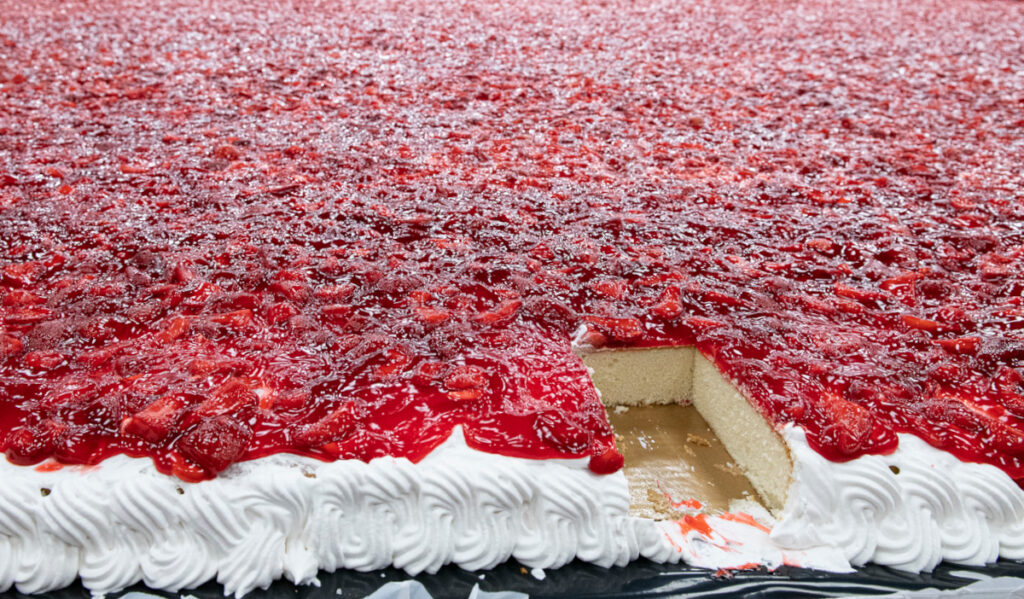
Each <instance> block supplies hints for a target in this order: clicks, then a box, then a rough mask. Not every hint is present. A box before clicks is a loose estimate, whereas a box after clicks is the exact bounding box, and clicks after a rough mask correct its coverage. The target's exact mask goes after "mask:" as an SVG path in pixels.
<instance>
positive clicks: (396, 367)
mask: <svg viewBox="0 0 1024 599" xmlns="http://www.w3.org/2000/svg"><path fill="white" fill-rule="evenodd" d="M384 359H385V362H384V364H382V365H380V366H378V367H377V369H376V371H375V372H376V373H377V376H378V377H379V378H385V377H388V376H394V375H396V374H401V373H402V372H403V371H405V368H406V366H408V365H409V362H411V361H412V358H410V357H409V354H407V353H405V352H404V351H402V350H400V349H389V350H388V351H387V352H385V354H384Z"/></svg>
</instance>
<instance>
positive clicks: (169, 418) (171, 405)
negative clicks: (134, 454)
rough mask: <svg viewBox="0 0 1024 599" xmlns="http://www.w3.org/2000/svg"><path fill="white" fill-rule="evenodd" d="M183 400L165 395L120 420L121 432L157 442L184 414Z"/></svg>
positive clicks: (172, 429)
mask: <svg viewBox="0 0 1024 599" xmlns="http://www.w3.org/2000/svg"><path fill="white" fill-rule="evenodd" d="M184 407H185V400H184V399H183V398H182V397H180V396H176V395H165V396H163V397H161V398H160V399H158V400H156V401H154V402H153V403H151V404H149V405H148V406H146V408H145V409H143V410H141V411H139V412H136V413H135V414H133V415H132V416H129V417H127V418H125V419H124V420H122V421H121V434H126V435H135V436H136V437H141V438H142V439H145V440H146V441H149V442H150V443H159V442H160V441H163V440H164V439H166V438H167V436H168V435H169V434H170V433H171V432H173V431H174V430H175V427H177V425H178V422H180V421H181V417H182V415H183V414H184Z"/></svg>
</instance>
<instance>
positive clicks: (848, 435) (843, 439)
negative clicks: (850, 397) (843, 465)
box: [824, 393, 874, 455]
mask: <svg viewBox="0 0 1024 599" xmlns="http://www.w3.org/2000/svg"><path fill="white" fill-rule="evenodd" d="M824 399H825V400H826V402H825V408H826V410H828V412H829V419H830V420H831V421H832V422H833V424H831V425H829V426H828V427H826V431H828V433H830V434H831V436H832V437H833V441H834V443H835V447H836V449H838V450H839V452H840V453H841V454H843V455H853V454H855V453H857V452H858V451H860V449H861V448H862V447H863V446H864V444H865V443H867V442H868V440H869V438H870V437H871V431H872V430H873V429H874V418H873V417H872V416H871V412H869V411H868V410H867V408H865V407H863V406H861V405H860V404H856V403H853V402H851V401H847V400H845V399H842V398H841V397H839V396H837V395H833V394H828V393H827V394H826V396H825V397H824Z"/></svg>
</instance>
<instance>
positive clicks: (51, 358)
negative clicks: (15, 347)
mask: <svg viewBox="0 0 1024 599" xmlns="http://www.w3.org/2000/svg"><path fill="white" fill-rule="evenodd" d="M66 361H67V357H66V356H65V355H64V354H62V353H60V352H58V351H51V350H40V351H34V352H29V353H27V354H25V358H24V362H25V365H26V366H28V367H29V368H32V369H35V370H53V369H54V368H57V367H58V366H61V365H62V364H64V363H65V362H66Z"/></svg>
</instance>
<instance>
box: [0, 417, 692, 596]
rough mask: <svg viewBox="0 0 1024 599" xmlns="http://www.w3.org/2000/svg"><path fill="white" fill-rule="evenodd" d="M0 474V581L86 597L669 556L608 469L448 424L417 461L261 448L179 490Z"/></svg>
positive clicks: (131, 462)
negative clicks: (70, 589)
mask: <svg viewBox="0 0 1024 599" xmlns="http://www.w3.org/2000/svg"><path fill="white" fill-rule="evenodd" d="M0 480H2V481H3V483H2V484H0V591H4V590H6V589H9V588H11V587H12V586H14V587H16V588H17V589H18V590H19V591H22V592H25V593H37V592H43V591H48V590H53V589H58V588H61V587H64V586H67V585H68V584H70V583H72V582H73V581H74V579H75V577H76V576H81V578H82V582H83V584H84V585H85V586H86V587H87V588H89V589H90V590H92V591H93V592H95V593H107V592H113V591H117V590H120V589H123V588H125V587H127V586H130V585H131V584H134V583H135V582H138V581H142V582H145V584H146V585H148V586H150V587H152V588H157V589H165V590H171V591H175V590H179V589H183V588H191V587H194V586H198V585H199V584H201V583H203V582H205V581H207V580H210V579H212V578H214V577H215V578H216V580H217V581H218V582H220V583H222V584H223V585H224V589H225V592H226V593H229V594H230V593H233V594H236V595H241V594H244V593H246V592H248V591H250V590H252V589H255V588H265V587H267V586H268V585H269V584H270V583H271V582H272V581H273V580H275V579H277V578H280V577H282V576H283V577H287V578H288V579H290V580H292V581H294V582H296V583H301V584H307V583H314V582H315V581H316V575H317V572H318V571H319V570H320V569H326V570H335V569H338V568H349V569H354V570H362V571H368V570H376V569H380V568H384V567H386V566H392V565H393V566H395V567H397V568H401V569H404V570H406V571H407V572H409V573H412V574H415V573H419V572H436V571H437V570H438V569H439V568H440V567H441V566H443V565H445V564H448V563H454V564H458V565H459V566H462V567H464V568H466V569H471V570H476V569H487V568H491V567H494V566H496V565H497V564H499V563H502V562H504V561H506V560H508V559H509V558H511V557H514V558H516V559H518V560H519V561H520V562H522V563H524V564H526V565H527V566H530V567H537V568H557V567H559V566H561V565H564V564H566V563H568V562H569V561H571V560H572V559H574V558H579V559H581V560H585V561H588V562H592V563H595V564H599V565H603V566H612V565H624V564H626V563H628V562H629V561H631V560H634V559H636V558H637V557H639V556H641V555H642V556H645V557H649V558H651V559H655V560H659V561H666V560H672V559H673V555H672V554H671V550H670V548H669V547H668V546H667V545H666V543H665V542H664V538H663V536H662V535H661V533H660V532H659V531H658V529H657V527H656V526H655V523H654V522H652V521H648V520H640V519H637V518H631V517H629V516H628V511H629V493H628V488H627V484H626V480H625V476H624V475H623V474H622V473H621V472H619V473H616V474H612V475H608V476H598V475H595V474H593V473H592V472H590V470H588V469H587V459H577V460H529V459H521V458H509V457H504V456H499V455H495V454H488V453H483V452H479V451H475V450H472V449H470V448H469V447H468V446H467V445H466V443H465V441H464V439H463V437H462V433H461V430H460V429H456V432H455V433H453V435H452V437H451V438H449V439H448V441H446V442H445V443H444V444H443V445H442V446H440V447H439V448H437V449H436V450H435V451H433V452H432V453H431V454H430V455H429V456H427V457H426V458H425V459H423V460H422V461H421V462H420V463H418V464H413V463H411V462H409V461H408V460H406V459H404V458H403V459H397V458H378V459H375V460H372V461H371V462H370V463H363V462H359V461H356V460H342V461H337V462H321V461H319V460H315V459H311V458H302V457H297V456H291V455H275V456H270V457H268V458H263V459H259V460H253V461H251V462H242V463H238V464H235V465H233V466H232V467H231V468H229V469H228V470H227V471H225V472H224V473H222V474H221V476H219V477H218V478H216V479H214V480H211V481H206V482H201V483H197V484H186V483H182V482H181V481H178V480H177V479H175V478H172V477H169V476H165V475H163V474H160V473H159V472H157V471H156V470H155V468H154V467H153V465H152V462H151V461H150V460H147V459H133V458H128V457H125V456H115V457H113V458H110V459H108V460H106V461H104V462H103V463H102V464H101V466H100V467H98V468H78V467H67V468H63V469H61V470H59V471H56V472H38V471H36V470H35V469H34V468H26V467H21V466H14V465H12V464H10V463H8V462H7V461H6V460H3V459H0ZM41 489H47V490H48V494H46V495H44V494H43V492H41Z"/></svg>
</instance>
